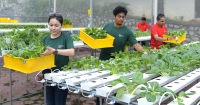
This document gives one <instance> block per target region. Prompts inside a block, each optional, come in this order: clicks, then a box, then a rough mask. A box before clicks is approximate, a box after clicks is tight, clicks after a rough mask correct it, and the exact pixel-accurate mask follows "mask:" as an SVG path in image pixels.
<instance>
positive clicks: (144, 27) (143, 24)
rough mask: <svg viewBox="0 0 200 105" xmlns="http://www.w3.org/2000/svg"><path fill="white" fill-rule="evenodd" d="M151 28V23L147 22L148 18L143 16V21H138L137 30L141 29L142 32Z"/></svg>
mask: <svg viewBox="0 0 200 105" xmlns="http://www.w3.org/2000/svg"><path fill="white" fill-rule="evenodd" d="M148 29H149V24H148V23H147V22H146V18H145V17H142V18H141V21H140V22H138V24H137V27H136V30H140V31H142V32H146V31H148Z"/></svg>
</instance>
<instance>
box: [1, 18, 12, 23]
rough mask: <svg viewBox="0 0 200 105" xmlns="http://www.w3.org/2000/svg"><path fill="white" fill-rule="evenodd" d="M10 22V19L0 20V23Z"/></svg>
mask: <svg viewBox="0 0 200 105" xmlns="http://www.w3.org/2000/svg"><path fill="white" fill-rule="evenodd" d="M9 21H10V18H0V22H1V23H8V22H9Z"/></svg>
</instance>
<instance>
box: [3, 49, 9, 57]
mask: <svg viewBox="0 0 200 105" xmlns="http://www.w3.org/2000/svg"><path fill="white" fill-rule="evenodd" d="M9 51H10V50H1V54H2V56H3V55H4V54H6V53H7V52H9Z"/></svg>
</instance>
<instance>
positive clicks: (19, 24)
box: [0, 23, 48, 25]
mask: <svg viewBox="0 0 200 105" xmlns="http://www.w3.org/2000/svg"><path fill="white" fill-rule="evenodd" d="M0 25H48V23H0Z"/></svg>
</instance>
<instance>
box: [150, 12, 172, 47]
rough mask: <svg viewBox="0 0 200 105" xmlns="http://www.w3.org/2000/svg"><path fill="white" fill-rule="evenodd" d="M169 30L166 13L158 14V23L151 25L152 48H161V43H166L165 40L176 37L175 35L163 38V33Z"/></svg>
mask: <svg viewBox="0 0 200 105" xmlns="http://www.w3.org/2000/svg"><path fill="white" fill-rule="evenodd" d="M166 32H167V28H166V26H165V15H163V14H158V16H157V23H156V24H154V25H153V26H152V27H151V40H150V45H151V48H152V49H155V48H156V49H159V47H160V45H162V44H164V42H163V41H167V40H172V39H174V37H173V36H171V37H170V38H163V35H164V34H165V33H166Z"/></svg>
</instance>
